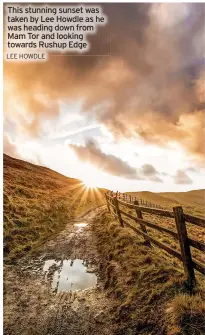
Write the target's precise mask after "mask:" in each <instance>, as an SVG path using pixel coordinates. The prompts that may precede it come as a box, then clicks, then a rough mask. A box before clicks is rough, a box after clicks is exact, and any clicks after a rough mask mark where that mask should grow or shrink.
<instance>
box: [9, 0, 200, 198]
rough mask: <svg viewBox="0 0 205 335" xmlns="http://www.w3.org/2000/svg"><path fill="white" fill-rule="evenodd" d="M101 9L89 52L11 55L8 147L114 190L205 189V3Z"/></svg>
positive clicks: (21, 155)
mask: <svg viewBox="0 0 205 335" xmlns="http://www.w3.org/2000/svg"><path fill="white" fill-rule="evenodd" d="M102 10H103V12H104V14H105V15H106V16H107V19H108V22H107V24H106V25H105V26H102V27H100V28H98V30H97V33H96V34H95V35H90V36H89V38H88V40H89V42H90V45H91V48H90V50H89V51H88V53H87V54H86V55H85V56H84V55H81V56H80V57H77V56H74V55H72V54H60V55H52V53H50V54H49V59H48V60H47V61H46V62H8V61H4V152H5V153H7V154H8V155H10V156H12V157H16V158H19V159H23V160H27V161H30V162H32V163H34V164H38V165H43V166H46V167H49V168H51V169H53V170H55V171H58V172H60V173H62V174H64V175H66V176H68V177H73V178H78V179H80V180H82V181H83V182H85V183H86V184H87V185H90V186H98V187H104V188H108V189H111V190H114V191H117V190H118V191H122V192H125V191H143V190H147V191H153V192H165V191H166V192H173V191H176V192H178V191H188V190H192V189H201V188H204V187H205V182H204V179H203V175H204V170H205V169H204V157H205V156H204V147H205V146H204V107H205V101H204V100H205V88H204V80H205V67H204V65H205V63H204V57H205V52H204V51H205V50H204V37H205V36H204V34H205V30H204V28H205V27H204V24H205V6H204V4H194V3H188V4H185V3H181V4H179V3H172V4H167V3H162V4H160V3H158V4H157V3H154V4H146V3H144V4H140V3H125V4H116V3H115V4H112V3H108V4H102Z"/></svg>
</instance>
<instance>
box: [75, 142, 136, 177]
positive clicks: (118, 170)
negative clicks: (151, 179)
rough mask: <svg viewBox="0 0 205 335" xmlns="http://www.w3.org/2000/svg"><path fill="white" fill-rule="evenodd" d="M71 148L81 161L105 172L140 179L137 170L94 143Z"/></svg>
mask: <svg viewBox="0 0 205 335" xmlns="http://www.w3.org/2000/svg"><path fill="white" fill-rule="evenodd" d="M69 147H70V148H71V149H72V150H73V151H74V152H75V154H76V155H77V156H78V158H79V159H80V160H81V161H84V162H87V163H90V164H92V165H94V166H95V167H97V168H98V169H101V170H102V171H104V172H107V173H109V174H111V175H114V176H120V177H124V178H127V179H138V176H137V170H136V169H134V168H132V167H131V166H130V165H128V164H127V163H126V162H124V161H123V160H121V159H120V158H117V157H116V156H113V155H106V154H105V153H104V152H102V151H101V149H100V148H99V147H97V146H96V144H95V143H94V142H93V141H88V142H87V144H86V146H84V147H83V146H77V145H74V144H69Z"/></svg>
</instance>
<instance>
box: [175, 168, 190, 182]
mask: <svg viewBox="0 0 205 335" xmlns="http://www.w3.org/2000/svg"><path fill="white" fill-rule="evenodd" d="M174 182H175V184H192V179H191V178H190V177H189V176H188V175H187V174H186V172H184V171H182V170H178V171H177V173H176V175H175V176H174Z"/></svg>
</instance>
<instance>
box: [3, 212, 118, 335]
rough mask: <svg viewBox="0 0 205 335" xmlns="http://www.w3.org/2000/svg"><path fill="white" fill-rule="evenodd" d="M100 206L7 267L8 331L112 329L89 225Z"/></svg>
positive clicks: (98, 333)
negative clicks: (38, 248)
mask: <svg viewBox="0 0 205 335" xmlns="http://www.w3.org/2000/svg"><path fill="white" fill-rule="evenodd" d="M100 211H102V208H99V209H96V210H94V211H92V212H90V213H88V214H86V215H85V216H84V217H81V218H80V219H79V220H75V221H74V222H72V223H69V224H68V225H67V227H66V228H65V230H64V231H62V232H61V233H60V234H59V235H58V236H56V237H55V238H53V239H52V240H50V241H49V242H48V243H47V244H45V245H44V246H43V247H42V248H41V249H40V250H39V251H38V253H36V254H35V256H32V257H27V258H24V259H21V261H19V262H18V264H17V265H15V266H6V267H5V271H4V273H5V290H4V292H5V298H4V323H5V325H4V334H5V335H14V334H19V335H20V334H21V335H25V334H26V335H34V334H36V335H37V334H40V335H49V334H50V335H51V334H57V335H59V334H63V335H64V334H66V335H75V334H78V335H86V334H89V335H92V334H95V335H111V334H113V333H114V325H113V322H112V317H111V315H112V313H111V309H112V301H111V300H110V299H108V297H106V294H105V292H104V289H103V283H102V281H101V278H100V274H99V273H100V272H99V269H98V264H99V258H98V254H97V250H96V241H95V237H94V236H93V234H92V230H91V227H90V222H91V221H92V220H93V219H94V217H95V215H97V214H99V213H100ZM86 287H87V288H86ZM85 288H86V289H85ZM76 289H78V290H77V291H76Z"/></svg>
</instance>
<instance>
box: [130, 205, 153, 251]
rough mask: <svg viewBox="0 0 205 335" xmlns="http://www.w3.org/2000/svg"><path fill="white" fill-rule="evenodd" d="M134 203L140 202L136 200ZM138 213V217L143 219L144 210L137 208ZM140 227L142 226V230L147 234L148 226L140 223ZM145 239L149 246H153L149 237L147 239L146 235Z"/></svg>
mask: <svg viewBox="0 0 205 335" xmlns="http://www.w3.org/2000/svg"><path fill="white" fill-rule="evenodd" d="M134 205H137V206H139V202H138V201H137V200H135V202H134ZM136 214H137V217H138V218H139V219H143V216H142V211H141V210H140V209H138V208H136ZM140 227H141V229H142V231H143V232H144V233H146V234H147V229H146V226H145V225H144V224H143V223H140ZM144 239H145V244H146V245H147V246H149V247H151V243H150V241H149V240H148V239H146V237H144Z"/></svg>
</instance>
